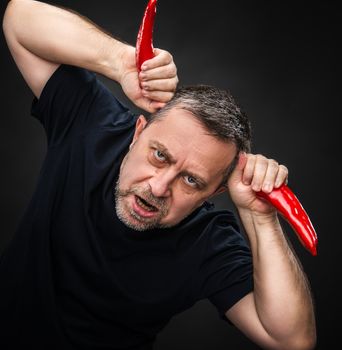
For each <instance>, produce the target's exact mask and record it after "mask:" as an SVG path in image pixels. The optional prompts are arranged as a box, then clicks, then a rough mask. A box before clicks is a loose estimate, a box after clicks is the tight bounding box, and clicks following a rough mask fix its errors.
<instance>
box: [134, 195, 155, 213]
mask: <svg viewBox="0 0 342 350" xmlns="http://www.w3.org/2000/svg"><path fill="white" fill-rule="evenodd" d="M135 198H136V201H137V204H138V205H139V206H140V207H141V208H142V209H144V210H146V211H148V212H157V211H158V208H156V207H155V206H153V205H152V204H150V203H148V202H147V201H146V200H145V199H143V198H141V197H139V196H137V195H136V196H135Z"/></svg>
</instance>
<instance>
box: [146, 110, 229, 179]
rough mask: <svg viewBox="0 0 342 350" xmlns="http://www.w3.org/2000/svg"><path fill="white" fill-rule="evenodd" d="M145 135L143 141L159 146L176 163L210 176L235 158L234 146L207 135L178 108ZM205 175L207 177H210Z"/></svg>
mask: <svg viewBox="0 0 342 350" xmlns="http://www.w3.org/2000/svg"><path fill="white" fill-rule="evenodd" d="M168 112H169V113H167V114H165V115H164V116H163V117H162V118H161V119H159V120H156V121H155V122H153V123H152V124H150V125H149V126H148V127H147V128H146V130H145V131H144V134H145V135H144V136H145V138H146V141H147V142H149V143H154V144H155V145H159V146H161V148H162V150H163V151H167V152H168V153H169V154H170V156H171V157H172V158H173V159H174V161H175V162H182V163H184V162H185V163H186V165H188V166H191V167H192V168H198V169H201V171H204V170H206V172H208V173H210V174H216V173H221V172H222V171H224V170H225V169H227V167H228V166H229V165H230V163H231V162H232V161H233V160H234V158H235V155H236V147H235V145H234V144H232V143H229V142H225V141H222V140H219V139H218V138H216V137H214V136H213V135H210V134H209V132H208V131H207V130H206V128H205V127H204V126H203V125H202V124H201V122H200V121H199V120H198V119H196V118H195V117H194V116H193V115H192V113H190V112H188V111H186V110H184V109H179V108H173V109H172V110H170V111H168ZM210 174H208V175H210Z"/></svg>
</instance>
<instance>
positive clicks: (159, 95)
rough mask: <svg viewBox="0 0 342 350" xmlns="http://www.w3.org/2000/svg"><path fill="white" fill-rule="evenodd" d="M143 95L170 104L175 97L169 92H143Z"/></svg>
mask: <svg viewBox="0 0 342 350" xmlns="http://www.w3.org/2000/svg"><path fill="white" fill-rule="evenodd" d="M141 93H142V95H143V96H144V97H146V98H148V99H150V100H154V101H156V102H169V101H170V100H171V98H172V96H173V92H169V91H146V90H142V91H141Z"/></svg>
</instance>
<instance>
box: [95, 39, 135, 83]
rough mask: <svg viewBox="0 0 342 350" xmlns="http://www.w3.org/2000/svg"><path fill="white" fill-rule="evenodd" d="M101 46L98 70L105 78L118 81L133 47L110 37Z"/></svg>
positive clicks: (123, 72)
mask: <svg viewBox="0 0 342 350" xmlns="http://www.w3.org/2000/svg"><path fill="white" fill-rule="evenodd" d="M103 47H104V48H103V49H102V50H101V52H100V58H99V65H100V68H99V71H100V73H101V74H103V75H104V76H106V77H107V78H109V79H111V80H114V81H117V82H118V83H120V82H121V80H122V77H123V75H124V74H125V71H126V65H127V62H129V61H130V60H131V57H130V55H132V52H131V51H132V50H133V51H134V48H133V47H132V46H130V45H128V44H125V43H123V42H121V41H119V40H116V39H115V38H112V37H108V38H107V41H106V42H105V43H104V45H103ZM133 55H134V53H133Z"/></svg>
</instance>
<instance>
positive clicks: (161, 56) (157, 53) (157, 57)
mask: <svg viewBox="0 0 342 350" xmlns="http://www.w3.org/2000/svg"><path fill="white" fill-rule="evenodd" d="M153 53H154V57H153V58H151V59H149V60H146V61H145V62H144V63H143V64H142V66H141V69H142V70H143V71H145V70H149V69H153V68H156V67H160V66H165V65H168V64H170V63H171V62H173V57H172V55H171V54H170V53H169V52H168V51H165V50H160V49H154V50H153Z"/></svg>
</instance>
